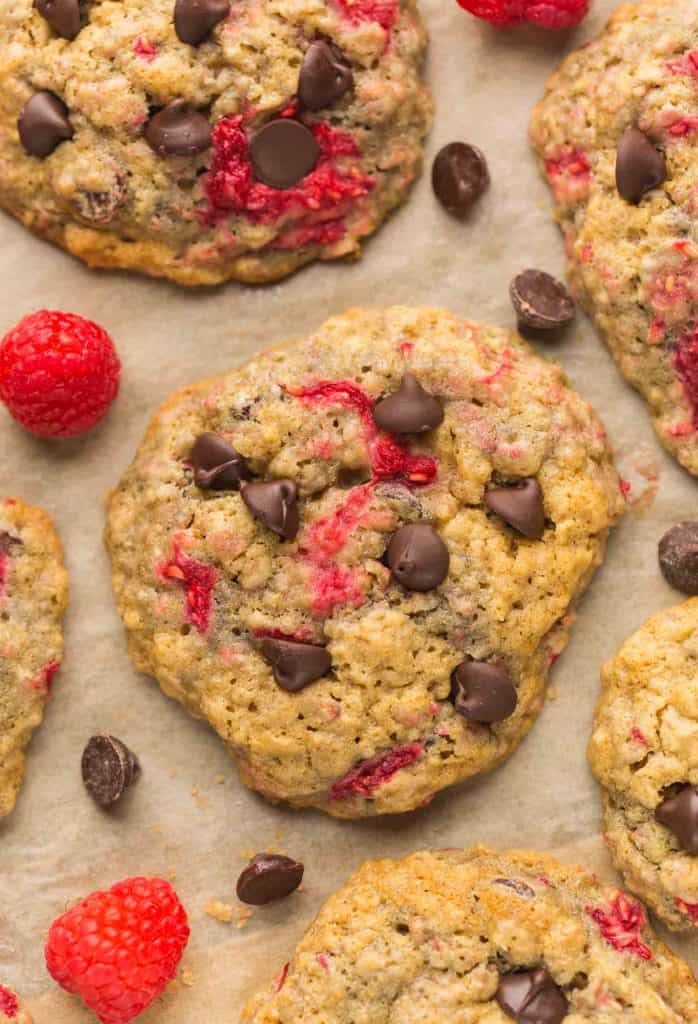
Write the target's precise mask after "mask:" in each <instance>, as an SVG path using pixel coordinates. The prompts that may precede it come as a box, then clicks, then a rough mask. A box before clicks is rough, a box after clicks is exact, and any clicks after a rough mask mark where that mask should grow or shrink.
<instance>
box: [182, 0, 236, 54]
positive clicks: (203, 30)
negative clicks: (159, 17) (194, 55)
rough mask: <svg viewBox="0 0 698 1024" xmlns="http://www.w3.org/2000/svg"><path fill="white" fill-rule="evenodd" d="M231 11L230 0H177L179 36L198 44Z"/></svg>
mask: <svg viewBox="0 0 698 1024" xmlns="http://www.w3.org/2000/svg"><path fill="white" fill-rule="evenodd" d="M229 13H230V2H229V0H177V2H176V3H175V9H174V26H175V32H176V33H177V38H178V39H181V40H182V42H183V43H189V44H190V45H191V46H198V45H199V43H203V42H204V40H206V39H208V37H209V36H210V35H211V32H212V31H213V29H214V28H215V27H216V25H218V23H219V22H221V21H223V19H224V18H227V17H228V14H229Z"/></svg>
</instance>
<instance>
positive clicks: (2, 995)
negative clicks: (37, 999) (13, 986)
mask: <svg viewBox="0 0 698 1024" xmlns="http://www.w3.org/2000/svg"><path fill="white" fill-rule="evenodd" d="M18 1012H19V1000H18V999H17V996H16V995H15V994H14V992H11V991H10V989H9V988H5V986H4V985H0V1013H4V1015H5V1016H6V1017H9V1018H10V1019H11V1018H12V1017H16V1016H17V1014H18Z"/></svg>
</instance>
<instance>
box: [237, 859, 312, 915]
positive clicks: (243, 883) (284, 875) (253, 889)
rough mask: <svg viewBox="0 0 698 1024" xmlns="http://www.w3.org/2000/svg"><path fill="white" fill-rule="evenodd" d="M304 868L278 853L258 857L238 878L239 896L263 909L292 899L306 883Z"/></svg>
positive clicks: (243, 900)
mask: <svg viewBox="0 0 698 1024" xmlns="http://www.w3.org/2000/svg"><path fill="white" fill-rule="evenodd" d="M303 870H304V869H303V865H302V864H300V863H299V862H298V861H295V860H291V858H290V857H282V856H281V854H278V853H258V854H257V856H256V857H253V858H252V860H251V861H250V863H249V864H248V865H247V867H246V868H245V870H244V871H243V872H242V874H241V875H240V877H239V878H238V884H237V896H238V899H239V900H241V901H242V902H243V903H250V904H252V906H255V907H261V906H263V905H264V904H265V903H273V902H274V900H282V899H284V897H285V896H290V895H291V893H292V892H295V890H296V889H297V888H298V886H299V885H300V884H301V882H302V881H303Z"/></svg>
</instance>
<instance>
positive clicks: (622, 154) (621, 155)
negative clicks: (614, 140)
mask: <svg viewBox="0 0 698 1024" xmlns="http://www.w3.org/2000/svg"><path fill="white" fill-rule="evenodd" d="M665 181H666V160H665V159H664V154H663V153H662V152H660V150H658V149H657V147H656V146H655V145H654V143H653V142H652V141H651V140H650V139H649V138H648V137H647V136H646V135H645V133H644V132H642V131H640V129H639V128H632V127H631V128H626V129H625V131H624V132H623V134H622V135H621V137H620V142H619V143H618V155H617V157H616V188H617V189H618V191H619V193H620V194H621V196H622V197H623V199H627V201H628V202H629V203H633V204H634V205H637V204H638V203H639V202H640V200H641V199H642V197H643V196H644V194H645V192H651V191H652V189H653V188H657V187H658V186H659V185H661V184H663V182H665Z"/></svg>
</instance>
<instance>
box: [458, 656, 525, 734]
mask: <svg viewBox="0 0 698 1024" xmlns="http://www.w3.org/2000/svg"><path fill="white" fill-rule="evenodd" d="M451 700H452V701H453V706H454V707H455V709H456V711H457V712H458V714H459V715H462V716H463V718H467V719H468V721H470V722H483V723H491V722H503V721H504V719H505V718H509V717H510V716H511V715H513V714H514V712H515V711H516V705H517V704H518V702H519V697H518V694H517V692H516V687H515V686H514V683H513V682H512V680H511V678H510V676H509V675H508V673H507V672H505V671H504V669H503V668H500V667H499V665H493V664H491V663H490V662H489V661H462V662H461V663H460V665H458V666H457V667H456V668H455V669H454V670H453V675H452V677H451Z"/></svg>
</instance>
